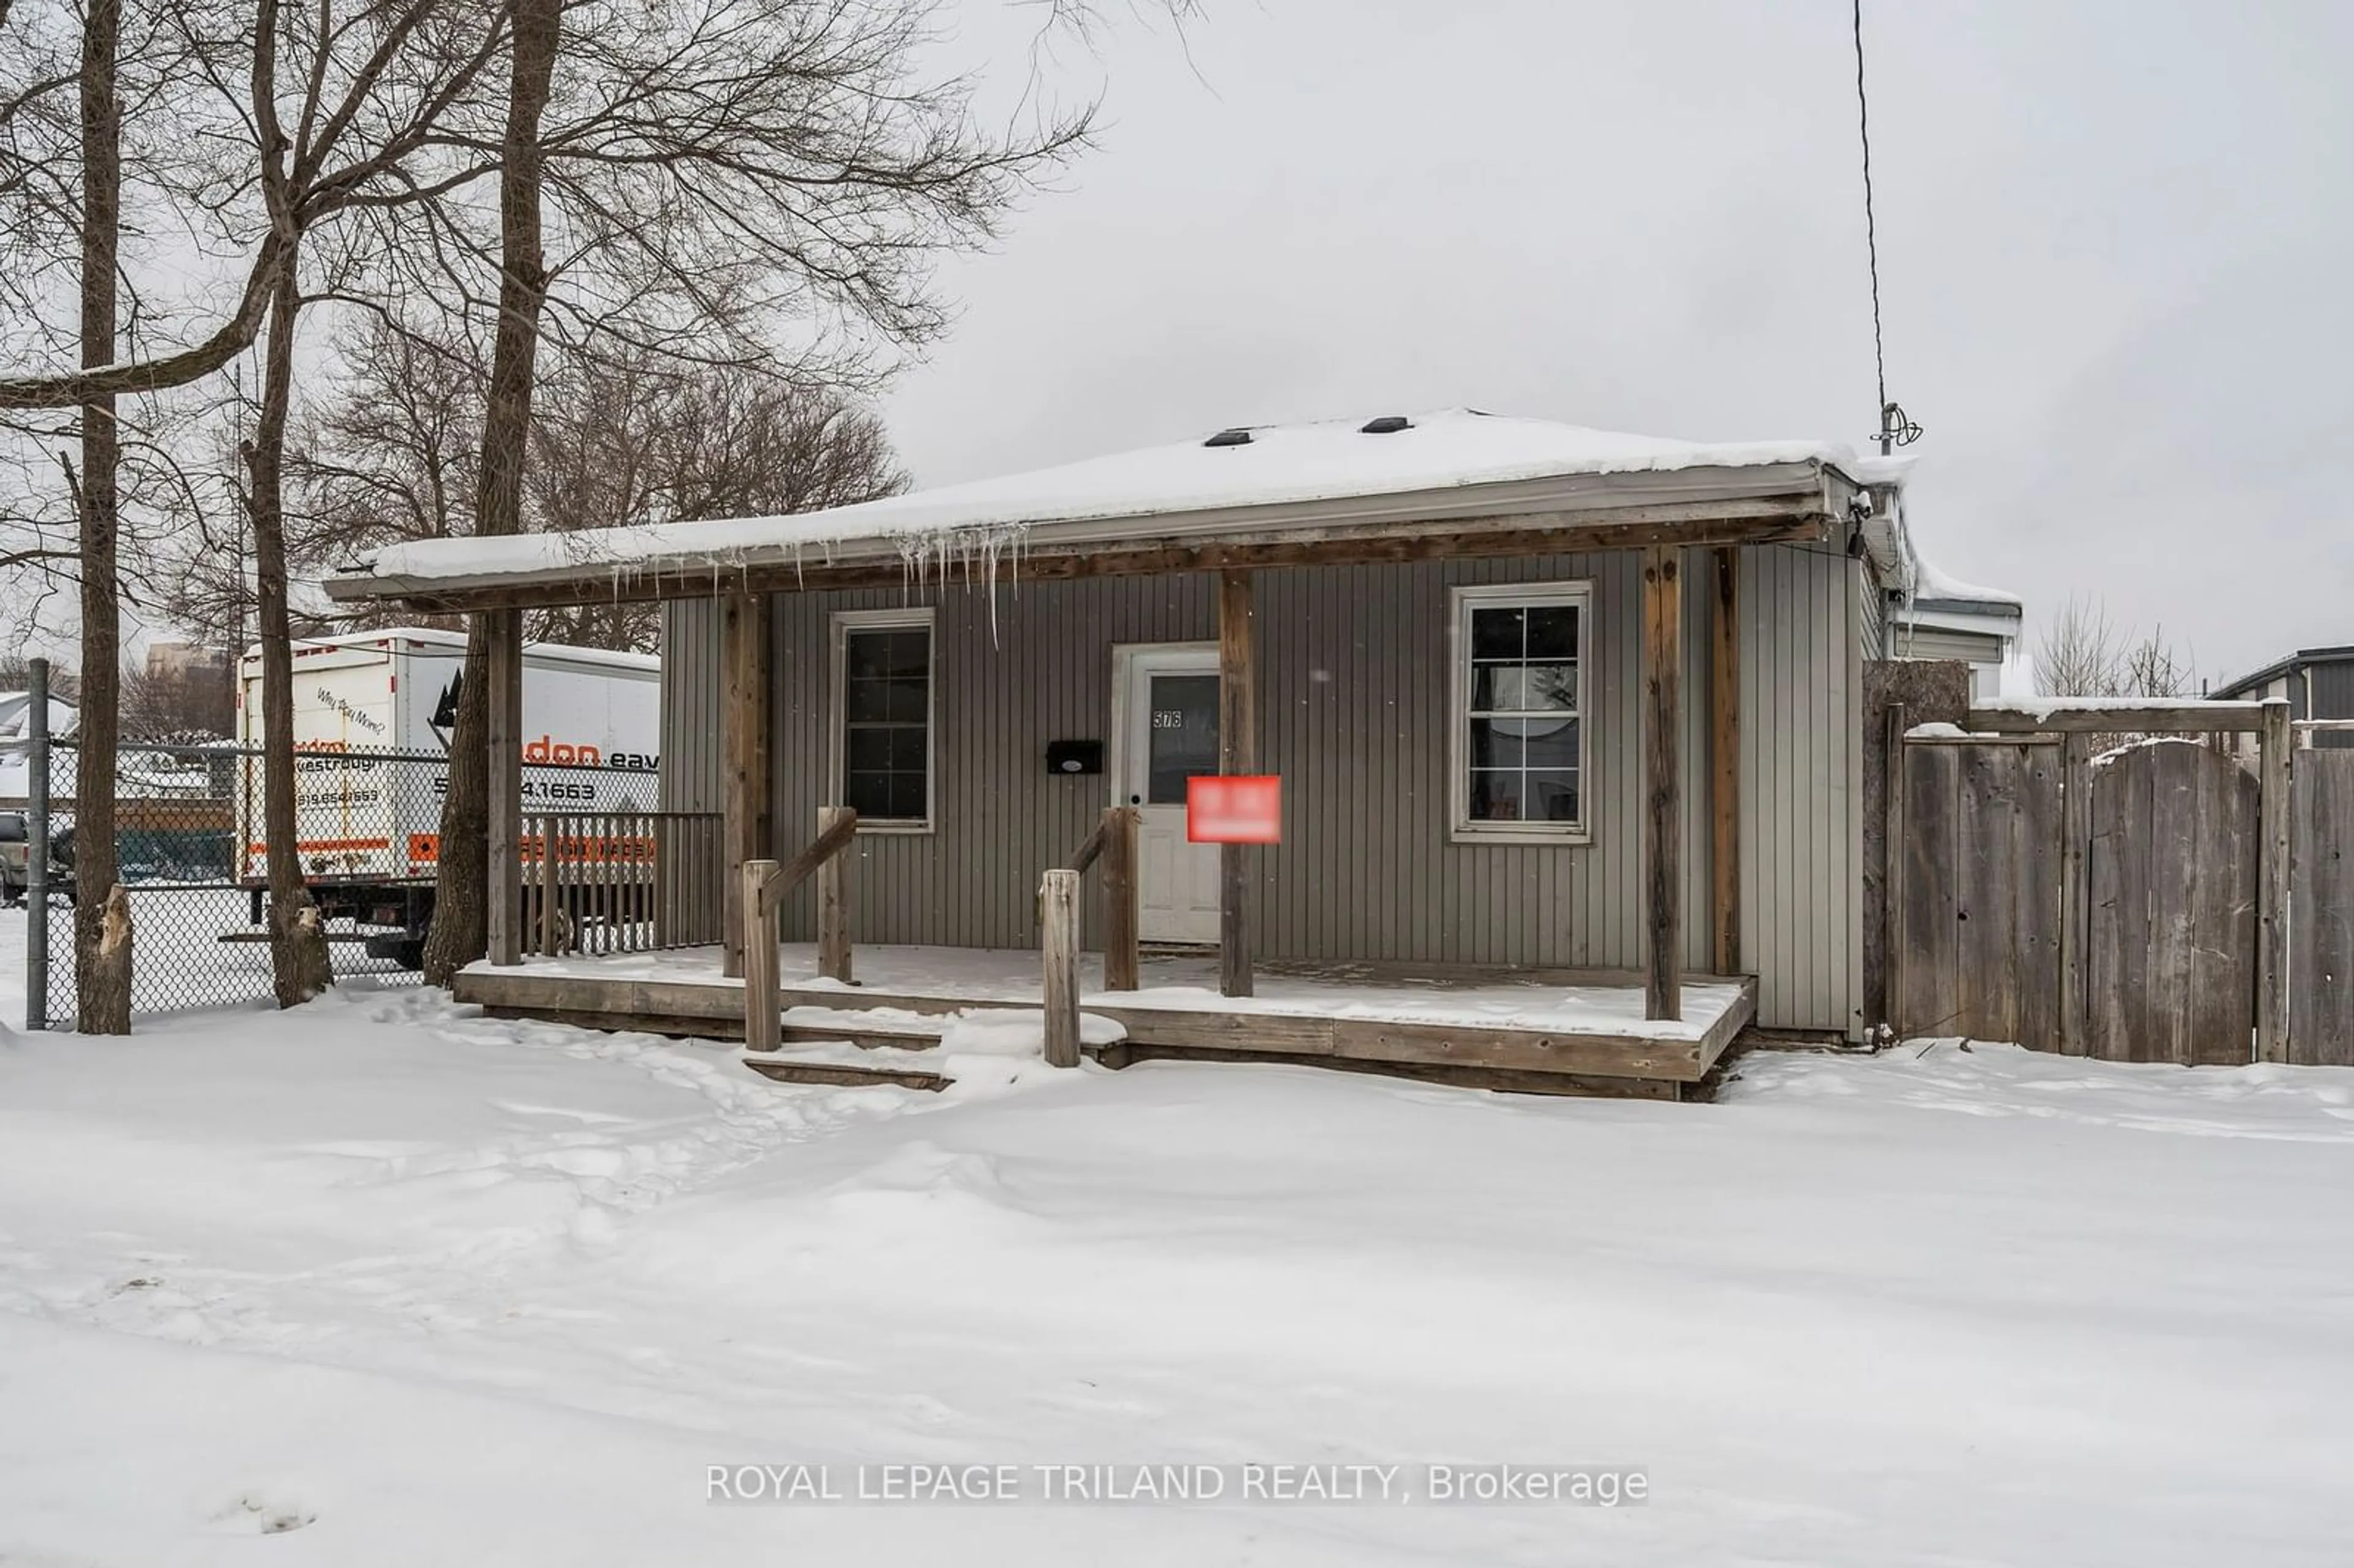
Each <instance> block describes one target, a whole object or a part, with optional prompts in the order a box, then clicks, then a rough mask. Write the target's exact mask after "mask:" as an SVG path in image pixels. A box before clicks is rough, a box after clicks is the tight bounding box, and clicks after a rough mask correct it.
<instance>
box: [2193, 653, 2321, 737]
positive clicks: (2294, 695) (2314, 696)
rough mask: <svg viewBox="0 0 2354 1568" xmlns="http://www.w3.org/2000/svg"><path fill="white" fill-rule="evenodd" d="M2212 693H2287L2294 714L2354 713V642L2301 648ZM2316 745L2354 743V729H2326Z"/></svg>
mask: <svg viewBox="0 0 2354 1568" xmlns="http://www.w3.org/2000/svg"><path fill="white" fill-rule="evenodd" d="M2208 695H2210V696H2211V697H2216V698H2219V699H2226V698H2228V699H2234V700H2239V701H2246V702H2262V701H2263V700H2264V699H2265V698H2267V697H2286V698H2287V699H2288V716H2289V717H2290V718H2291V719H2354V645H2349V646H2346V647H2340V648H2300V649H2298V650H2297V651H2296V652H2294V653H2292V654H2290V655H2289V656H2288V657H2287V658H2285V659H2281V660H2277V661H2275V662H2273V663H2270V664H2267V665H2265V666H2264V668H2263V669H2261V670H2258V671H2255V672H2254V673H2252V674H2247V675H2243V676H2241V677H2240V678H2239V679H2238V680H2236V681H2233V682H2232V683H2229V684H2227V685H2221V686H2218V687H2216V688H2215V689H2214V690H2213V691H2212V692H2210V693H2209V694H2208ZM2313 744H2314V745H2316V746H2354V731H2348V730H2323V731H2321V732H2320V733H2318V734H2317V735H2316V736H2314V737H2313Z"/></svg>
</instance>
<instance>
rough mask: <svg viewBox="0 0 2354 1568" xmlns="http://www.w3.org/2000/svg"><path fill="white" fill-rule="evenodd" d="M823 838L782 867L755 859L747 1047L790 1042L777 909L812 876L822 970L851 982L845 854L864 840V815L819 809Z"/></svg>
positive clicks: (749, 898)
mask: <svg viewBox="0 0 2354 1568" xmlns="http://www.w3.org/2000/svg"><path fill="white" fill-rule="evenodd" d="M817 827H818V832H817V837H816V838H815V839H813V840H811V842H810V844H809V847H808V848H806V849H804V850H802V851H801V853H799V854H797V855H795V856H793V858H792V859H790V861H787V862H786V863H784V864H783V865H781V866H780V865H779V864H778V863H776V862H775V861H772V860H748V861H746V862H745V863H744V866H743V870H742V871H741V872H740V873H739V874H740V875H741V876H742V877H743V879H744V883H743V887H744V1049H745V1050H747V1051H774V1050H775V1049H777V1047H778V1046H779V1045H780V1044H783V1041H784V1026H783V1020H782V1007H781V1005H780V1004H781V1002H782V1000H783V999H782V997H781V996H780V995H779V991H781V989H782V986H781V981H780V979H779V974H778V956H777V947H778V939H779V931H778V919H777V915H778V911H779V909H780V908H781V907H782V906H783V905H784V902H785V897H786V895H788V894H790V893H791V892H792V890H793V889H794V888H796V887H799V886H800V885H801V884H802V883H804V882H806V881H808V880H809V879H810V878H811V876H815V877H816V878H817V968H818V972H819V973H820V974H822V975H824V976H826V977H828V978H829V979H832V980H840V981H842V982H843V984H844V985H848V984H849V983H850V882H849V879H848V878H847V877H845V876H843V867H842V854H843V851H844V850H846V849H848V848H849V847H850V843H851V841H852V840H853V839H854V838H856V837H857V836H858V813H857V812H856V811H855V810H852V809H851V808H850V807H848V806H820V807H819V808H818V811H817Z"/></svg>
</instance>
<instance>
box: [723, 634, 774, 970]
mask: <svg viewBox="0 0 2354 1568" xmlns="http://www.w3.org/2000/svg"><path fill="white" fill-rule="evenodd" d="M767 609H768V601H767V600H766V599H763V598H760V597H758V596H757V595H754V594H751V593H748V592H744V591H742V590H740V589H739V590H737V591H736V592H732V593H730V594H728V595H727V596H726V598H725V599H722V600H721V601H720V607H719V815H720V828H719V836H720V857H721V867H720V869H721V876H720V886H721V888H722V889H723V896H724V899H725V904H724V906H723V907H722V909H721V911H720V921H719V925H720V943H719V957H720V972H721V973H723V974H726V975H730V976H736V975H741V974H742V973H743V972H744V933H745V908H744V882H743V877H742V875H741V871H742V868H743V866H744V863H746V862H747V861H753V860H758V859H761V858H763V857H764V856H766V855H767V853H768V851H769V842H768V841H769V833H768V831H767V828H768V819H769V680H768V673H769V670H768V664H769V661H768V652H769V637H768V628H769V618H768V615H767V613H766V611H767Z"/></svg>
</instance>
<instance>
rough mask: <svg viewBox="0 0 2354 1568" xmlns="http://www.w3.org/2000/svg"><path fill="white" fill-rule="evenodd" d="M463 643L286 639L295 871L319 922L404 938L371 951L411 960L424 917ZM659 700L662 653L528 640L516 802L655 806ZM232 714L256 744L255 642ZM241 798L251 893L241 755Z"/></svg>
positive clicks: (250, 767)
mask: <svg viewBox="0 0 2354 1568" xmlns="http://www.w3.org/2000/svg"><path fill="white" fill-rule="evenodd" d="M465 652H466V639H465V637H464V636H463V635H462V634H461V633H459V632H454V631H438V630H429V629H426V628H421V627H395V628H391V629H388V630H381V631H364V632H355V633H353V634H352V635H350V636H346V637H324V638H310V639H305V640H303V641H298V642H297V643H296V644H295V645H294V751H295V763H294V795H295V817H296V823H297V827H296V834H295V838H296V848H297V851H298V853H300V854H301V856H302V874H303V879H304V881H305V882H306V883H308V884H309V885H311V887H312V891H313V897H314V898H316V899H318V901H319V903H320V905H321V908H322V912H323V914H325V915H327V916H329V917H330V918H333V917H334V916H337V915H348V916H352V917H353V919H354V920H355V922H357V923H359V924H362V925H371V926H376V927H396V928H398V931H399V932H400V933H402V938H387V939H383V940H374V939H372V940H371V941H370V942H369V951H370V952H371V953H372V954H376V956H380V957H389V956H394V955H395V953H396V952H398V953H399V954H401V955H402V956H410V957H413V951H414V948H416V946H418V945H419V944H420V943H421V940H422V936H423V931H424V927H425V924H426V922H427V921H429V919H430V918H431V916H432V904H431V885H432V879H433V875H434V873H435V871H436V869H437V867H438V865H439V862H440V826H441V800H442V797H443V795H444V794H445V793H447V791H448V789H449V766H448V762H447V756H448V751H449V745H450V732H451V728H452V726H454V725H455V723H456V718H457V704H458V692H459V685H460V677H461V670H462V668H463V665H464V660H465ZM661 704H662V661H661V660H659V659H655V658H652V657H650V656H648V655H644V654H637V653H608V652H601V651H599V650H596V649H588V648H562V647H557V646H554V645H552V644H547V643H534V644H531V645H529V646H527V647H525V650H524V667H523V719H524V734H523V738H522V749H523V759H524V764H525V767H524V780H523V796H524V810H526V811H530V810H559V811H581V812H593V811H629V810H653V809H654V807H655V805H656V800H655V798H654V796H655V777H656V769H657V768H658V766H659V763H660V757H659V755H658V753H659V748H660V736H661ZM237 707H238V738H239V741H241V742H242V743H244V745H246V746H247V747H251V748H252V751H253V752H256V753H258V752H259V750H260V747H261V744H262V739H263V735H262V719H261V654H260V650H259V649H255V650H252V651H250V652H248V653H247V654H246V656H245V657H244V659H243V660H242V661H240V662H239V672H238V703H237ZM387 753H391V754H398V755H396V756H390V757H387V756H386V755H383V754H387ZM237 795H238V800H237V819H238V832H237V853H238V863H239V880H240V881H242V882H244V883H245V884H246V885H248V886H251V887H255V888H257V889H258V888H259V886H260V884H261V883H262V882H263V881H264V880H265V879H266V877H267V874H268V869H269V868H268V859H267V856H266V853H265V850H264V847H263V843H262V838H263V834H262V775H261V763H260V757H259V756H258V755H253V754H251V753H249V755H247V756H246V757H245V758H244V759H243V760H242V762H241V765H240V768H239V779H238V790H237ZM257 897H258V895H257ZM255 923H256V924H257V925H258V924H260V915H259V912H258V910H257V912H256V916H255ZM403 938H405V939H403ZM379 948H381V949H382V950H381V951H380V952H379Z"/></svg>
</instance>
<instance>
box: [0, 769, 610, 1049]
mask: <svg viewBox="0 0 2354 1568" xmlns="http://www.w3.org/2000/svg"><path fill="white" fill-rule="evenodd" d="M82 766H83V758H82V753H81V749H80V747H79V746H78V745H76V744H75V743H74V742H73V740H72V739H71V738H70V737H60V738H56V739H52V740H50V741H49V742H48V768H47V769H46V774H45V776H42V775H43V773H44V770H43V769H41V768H38V767H37V766H36V765H35V764H34V758H33V757H32V756H31V755H30V754H28V755H27V757H26V758H25V773H26V778H27V799H26V800H25V802H24V805H23V808H22V809H21V810H19V809H17V808H16V807H15V806H13V805H6V806H0V839H5V838H6V837H7V835H9V834H10V833H12V832H14V833H21V834H22V835H23V836H22V838H21V839H20V840H16V841H13V842H8V843H0V863H5V864H6V865H8V866H10V867H11V869H9V870H7V871H6V872H5V874H0V884H5V885H0V896H5V899H6V900H7V901H8V902H11V903H20V902H23V901H25V900H26V899H27V895H28V892H29V885H30V884H31V882H32V881H33V877H32V875H31V860H32V858H33V853H32V852H33V850H34V847H35V846H34V845H33V844H32V842H31V840H32V839H33V838H34V837H35V836H37V831H38V830H37V826H36V824H37V821H39V819H40V818H41V817H42V816H43V815H44V813H46V818H47V821H48V897H47V900H46V907H45V909H44V911H43V915H44V916H46V921H45V923H46V926H47V931H46V933H44V932H43V931H41V930H40V929H39V927H41V926H42V925H43V924H44V919H43V918H42V917H41V916H33V914H32V912H31V911H29V910H28V911H27V916H28V917H27V926H28V930H27V954H26V961H27V983H26V992H27V1009H26V1012H27V1017H26V1022H27V1026H28V1027H32V1028H44V1027H49V1028H70V1027H72V1023H73V1014H74V980H73V974H74V969H73V963H74V955H73V943H74V938H73V928H74V916H73V908H72V904H73V883H74V865H75V858H76V854H77V852H78V849H79V843H78V838H79V834H78V824H77V822H76V821H75V810H74V799H75V794H76V790H77V788H78V786H79V784H80V775H81V769H82ZM294 770H295V778H294V792H295V822H296V827H295V838H296V847H297V852H298V853H299V855H300V857H301V862H302V878H303V882H304V885H306V886H307V887H308V888H309V889H310V892H311V896H312V899H313V902H314V903H316V904H317V906H318V907H319V913H320V915H321V916H322V918H323V920H324V922H325V924H326V927H327V940H328V945H329V955H330V957H331V958H332V959H333V961H334V971H335V975H336V978H337V979H338V980H346V979H351V978H354V977H357V976H366V977H369V979H370V980H371V981H372V982H373V983H375V984H378V985H412V984H415V983H417V980H418V978H419V977H418V973H417V965H418V962H419V959H420V958H421V956H422V954H423V950H424V943H425V932H426V927H427V926H428V925H429V923H430V921H431V919H432V914H433V891H434V889H433V883H434V875H435V872H436V870H437V868H438V865H439V863H440V824H441V801H442V797H443V795H444V794H445V793H446V791H447V790H448V788H449V761H448V758H446V757H445V756H443V755H440V754H438V753H435V754H422V753H412V752H394V751H354V750H345V749H341V748H335V749H326V748H322V749H306V750H303V751H301V752H299V753H298V754H297V755H296V758H295V762H294ZM262 790H263V776H262V758H261V752H260V749H259V748H258V747H244V746H239V745H236V744H233V743H230V742H226V741H223V742H217V743H204V744H197V745H151V744H146V743H126V744H125V745H123V746H122V747H120V748H119V750H118V755H117V757H116V760H115V767H114V810H115V854H116V859H117V863H118V865H119V867H120V873H121V880H122V886H123V889H124V892H125V893H126V894H127V895H128V897H129V900H130V906H131V923H132V931H133V959H132V1011H133V1013H134V1014H148V1015H152V1014H155V1013H164V1012H181V1011H184V1010H186V1009H190V1008H200V1007H218V1006H225V1005H231V1004H236V1003H241V1002H250V1001H262V1000H266V999H268V998H269V997H270V994H271V989H270V940H269V932H268V929H267V927H266V925H265V923H264V922H265V918H266V909H265V902H266V895H265V892H264V889H265V886H266V885H267V881H268V877H269V869H270V867H269V857H268V853H267V851H266V849H265V847H264V844H263V837H264V835H263V832H262V815H263V813H262ZM523 793H524V800H525V804H526V808H527V809H541V810H546V809H557V810H562V809H566V808H575V809H578V810H651V809H652V807H653V805H654V804H655V793H656V776H655V774H654V773H652V772H651V771H646V770H642V769H636V768H608V767H600V766H594V765H589V766H581V765H574V764H556V763H534V764H529V765H526V766H525V768H524V780H523ZM18 845H21V853H19V854H17V855H16V856H14V857H10V856H7V855H6V853H5V852H6V851H7V850H9V849H11V848H16V847H17V846H18ZM18 861H21V862H22V866H21V868H18V867H17V862H18ZM44 993H46V995H45V994H44Z"/></svg>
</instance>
